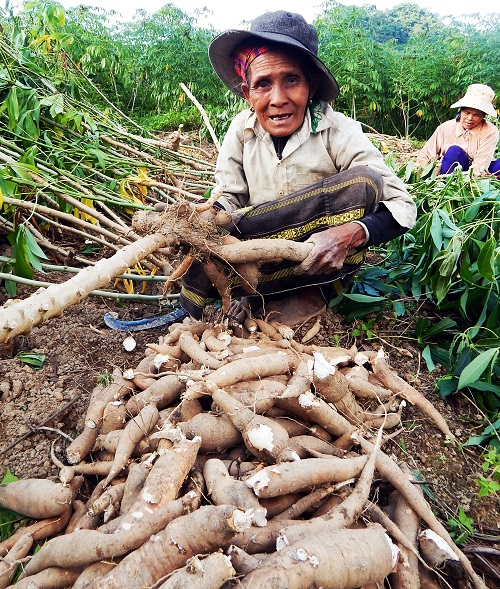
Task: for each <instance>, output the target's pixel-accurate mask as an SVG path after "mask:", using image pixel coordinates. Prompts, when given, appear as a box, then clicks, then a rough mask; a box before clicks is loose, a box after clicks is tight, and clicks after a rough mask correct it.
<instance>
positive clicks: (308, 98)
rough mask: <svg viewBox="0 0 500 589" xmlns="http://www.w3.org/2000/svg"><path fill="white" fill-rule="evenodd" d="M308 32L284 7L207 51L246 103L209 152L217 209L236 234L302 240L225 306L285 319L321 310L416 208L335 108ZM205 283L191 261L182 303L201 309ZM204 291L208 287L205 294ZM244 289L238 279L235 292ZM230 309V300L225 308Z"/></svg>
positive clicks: (294, 321) (330, 83)
mask: <svg viewBox="0 0 500 589" xmlns="http://www.w3.org/2000/svg"><path fill="white" fill-rule="evenodd" d="M317 53H318V36H317V32H316V29H315V28H314V27H313V26H312V25H309V24H308V23H307V22H306V21H305V20H304V18H303V17H302V16H300V15H298V14H293V13H290V12H286V11H281V10H280V11H277V12H269V13H266V14H264V15H262V16H260V17H258V18H256V19H255V20H254V21H253V22H252V25H251V27H250V30H248V31H245V30H229V31H226V32H224V33H221V34H220V35H219V36H217V37H216V38H215V39H214V40H213V41H212V43H211V45H210V47H209V57H210V61H211V63H212V66H213V68H214V70H215V72H216V73H217V74H218V76H219V77H220V78H221V80H222V81H223V82H224V84H225V85H226V86H227V87H228V88H229V89H230V90H232V91H233V92H234V93H235V94H237V95H238V96H242V97H244V98H245V99H246V101H247V102H248V106H249V108H248V109H246V110H244V111H243V112H241V113H240V114H238V115H237V116H236V117H235V118H234V120H233V121H232V123H231V125H230V127H229V129H228V132H227V134H226V136H225V139H224V141H223V144H222V146H221V150H220V153H219V156H218V159H217V165H216V171H215V178H216V184H217V186H221V187H224V193H223V196H222V197H221V198H220V199H219V201H218V203H217V204H218V206H220V207H223V208H224V209H225V210H226V211H228V212H230V213H231V215H232V219H233V226H232V228H231V233H232V234H233V235H235V236H237V237H239V238H240V239H245V240H246V239H252V238H265V237H267V238H283V239H292V240H297V241H307V242H310V243H311V244H313V248H312V251H311V253H310V254H309V255H308V257H307V258H306V259H305V260H304V261H303V262H302V263H301V264H300V265H297V264H296V263H291V262H286V261H284V262H282V263H280V264H264V265H262V266H261V268H260V271H261V278H260V282H259V285H258V288H257V292H256V293H255V294H254V295H253V296H251V297H245V298H244V299H242V302H241V303H240V304H239V305H237V306H236V310H237V311H238V312H240V313H239V314H238V319H239V320H241V319H242V315H241V310H242V309H243V308H245V307H248V308H250V309H251V310H252V311H255V310H256V309H257V308H258V307H262V309H261V313H262V314H263V315H266V316H269V315H270V314H271V313H272V316H271V318H272V319H275V320H277V321H280V322H282V323H286V324H288V325H292V326H293V325H298V324H300V323H302V322H303V321H305V320H307V319H308V318H310V317H314V316H316V315H318V314H320V313H321V312H322V311H323V310H324V309H325V308H326V304H327V303H328V302H329V301H330V299H331V298H333V297H334V296H335V295H336V294H338V293H339V292H341V291H342V289H343V287H344V286H345V284H346V283H347V282H348V281H349V280H352V276H353V275H354V273H355V272H356V271H357V270H358V269H359V267H360V266H361V264H362V263H363V261H364V256H365V252H366V248H367V247H368V246H370V245H376V244H380V243H382V242H386V241H389V240H391V239H393V238H396V237H398V236H400V235H402V234H403V233H405V232H406V231H407V230H408V229H409V228H411V227H412V226H413V224H414V223H415V214H416V209H415V205H414V203H413V201H412V199H411V197H410V196H409V195H408V193H407V191H406V189H405V186H404V184H403V182H402V181H401V180H400V179H399V178H398V177H397V176H396V175H395V174H394V173H393V172H392V171H391V170H390V169H389V168H388V167H387V166H386V165H385V164H384V161H383V158H382V155H381V154H380V152H379V151H378V150H377V149H376V148H375V147H374V146H373V145H372V144H371V142H370V141H369V139H368V138H367V137H366V136H365V135H364V134H363V132H362V131H361V127H360V125H359V123H357V122H355V121H354V120H351V119H349V118H347V117H345V116H344V115H342V114H340V113H337V112H334V110H333V109H332V107H331V106H330V104H329V102H330V101H332V100H334V99H335V98H336V97H337V96H338V94H339V87H338V84H337V81H336V80H335V78H334V77H333V75H332V74H331V72H330V71H329V70H328V68H327V67H326V66H325V65H324V63H323V62H322V61H321V60H320V59H319V58H318V55H317ZM210 288H211V284H210V282H209V280H208V278H207V277H206V276H205V275H204V273H203V271H202V269H201V266H199V265H198V266H197V265H196V264H195V265H193V266H192V267H191V269H190V271H189V272H188V273H187V274H186V275H185V277H184V280H183V286H182V290H181V305H182V307H183V308H184V309H186V310H187V311H188V312H189V314H190V315H191V316H193V317H195V318H200V317H201V316H202V312H203V308H204V306H205V304H206V301H207V299H208V298H209V297H210V296H211V293H210ZM213 294H214V293H213V290H212V295H213ZM244 294H245V293H244V291H243V290H242V289H241V287H239V286H238V285H235V286H234V288H233V290H232V295H233V298H234V297H236V298H237V297H238V296H243V295H244ZM233 309H234V306H233Z"/></svg>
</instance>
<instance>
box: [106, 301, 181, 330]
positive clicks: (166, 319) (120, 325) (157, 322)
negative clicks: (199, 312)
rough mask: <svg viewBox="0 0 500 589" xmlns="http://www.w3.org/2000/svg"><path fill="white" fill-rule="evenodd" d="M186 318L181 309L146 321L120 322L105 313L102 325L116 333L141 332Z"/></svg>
mask: <svg viewBox="0 0 500 589" xmlns="http://www.w3.org/2000/svg"><path fill="white" fill-rule="evenodd" d="M187 316H188V312H187V311H186V310H184V309H183V308H182V307H180V308H179V309H176V310H175V311H172V312H171V313H167V314H166V315H159V316H158V317H149V318H148V319H137V320H136V321H120V320H119V319H115V318H114V317H113V316H112V315H110V314H109V313H106V314H105V315H104V323H105V324H106V325H107V326H108V327H109V328H110V329H114V330H116V331H143V330H144V329H154V328H155V327H162V326H163V325H167V326H168V325H171V324H172V323H175V322H176V321H179V320H181V319H184V317H187Z"/></svg>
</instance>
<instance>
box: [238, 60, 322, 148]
mask: <svg viewBox="0 0 500 589" xmlns="http://www.w3.org/2000/svg"><path fill="white" fill-rule="evenodd" d="M247 77H248V80H249V83H248V84H247V83H246V82H243V83H242V84H241V89H242V91H243V94H244V95H245V98H246V99H247V101H248V103H249V104H250V106H251V107H253V108H254V110H255V114H256V115H257V118H258V120H259V123H260V124H261V125H262V127H263V128H264V130H265V131H267V132H268V133H270V134H271V135H274V136H275V137H285V136H287V135H291V134H292V133H293V132H294V131H296V130H297V129H298V128H299V127H300V126H301V125H302V123H303V121H304V117H305V113H306V108H307V105H308V103H309V98H312V96H313V94H314V92H315V90H316V88H312V87H311V85H310V84H309V82H308V81H307V78H306V76H305V75H304V72H303V70H302V68H301V66H300V65H299V64H298V63H297V61H296V60H294V59H293V58H292V57H291V56H289V55H287V53H285V52H281V51H279V50H271V51H267V52H266V53H263V54H262V55H259V57H257V58H256V59H255V60H254V61H253V62H252V63H251V64H250V67H249V68H248V76H247Z"/></svg>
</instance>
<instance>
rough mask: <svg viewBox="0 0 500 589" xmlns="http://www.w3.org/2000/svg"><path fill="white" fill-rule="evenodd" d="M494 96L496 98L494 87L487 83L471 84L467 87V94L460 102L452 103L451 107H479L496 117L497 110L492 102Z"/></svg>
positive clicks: (478, 108)
mask: <svg viewBox="0 0 500 589" xmlns="http://www.w3.org/2000/svg"><path fill="white" fill-rule="evenodd" d="M493 98H495V92H494V91H493V88H490V87H489V86H486V84H471V85H470V86H469V87H468V88H467V92H466V93H465V96H464V97H463V98H461V99H460V100H459V101H458V102H455V104H452V105H451V106H450V108H455V107H462V106H464V107H469V108H477V110H482V111H483V112H484V113H486V114H488V115H491V116H492V117H496V116H497V111H496V110H495V107H494V106H493V104H492V103H493Z"/></svg>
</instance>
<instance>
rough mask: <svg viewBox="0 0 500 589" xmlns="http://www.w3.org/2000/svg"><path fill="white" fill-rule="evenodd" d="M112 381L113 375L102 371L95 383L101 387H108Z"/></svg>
mask: <svg viewBox="0 0 500 589" xmlns="http://www.w3.org/2000/svg"><path fill="white" fill-rule="evenodd" d="M113 380H114V377H113V374H112V373H110V372H108V371H107V370H103V372H102V373H101V374H99V376H98V377H97V382H98V383H99V384H102V386H103V387H108V386H109V385H110V384H111V383H112V382H113Z"/></svg>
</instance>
